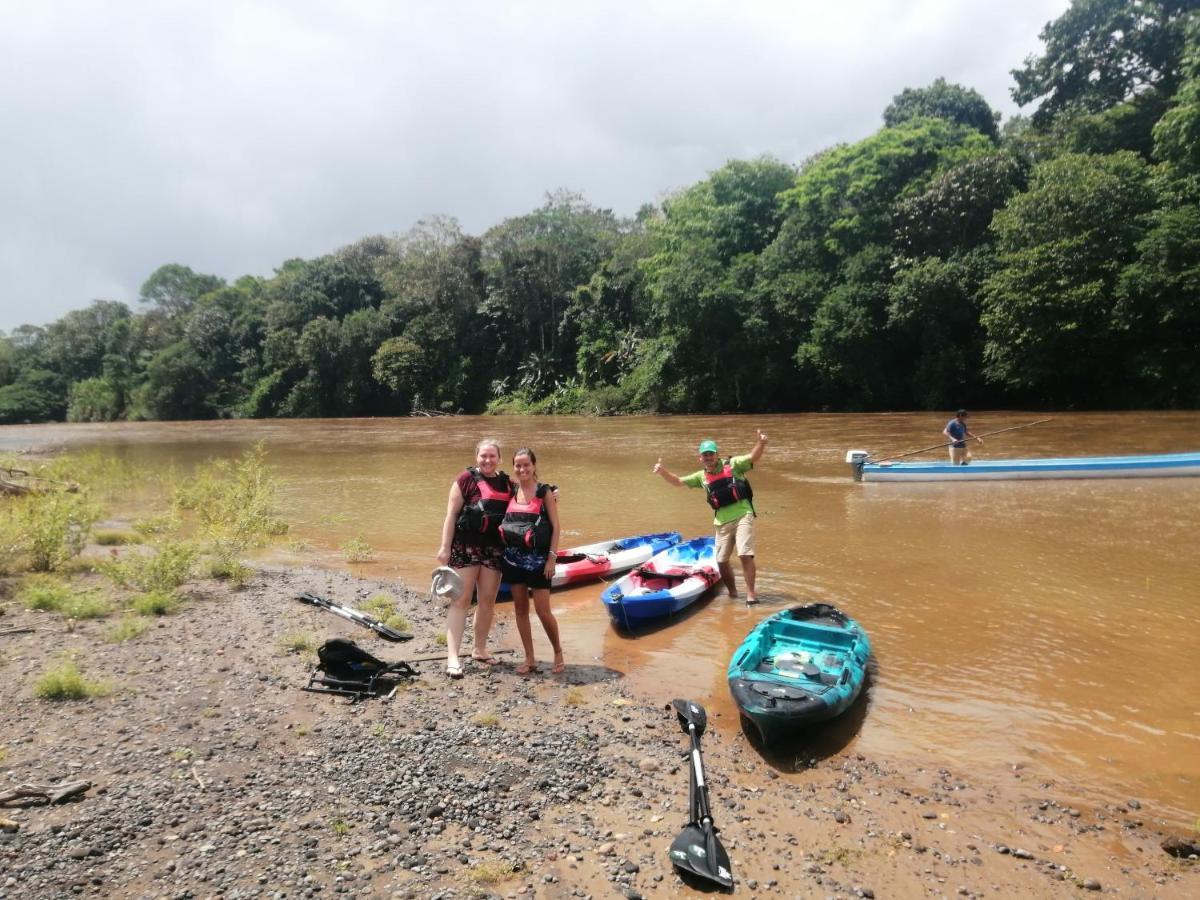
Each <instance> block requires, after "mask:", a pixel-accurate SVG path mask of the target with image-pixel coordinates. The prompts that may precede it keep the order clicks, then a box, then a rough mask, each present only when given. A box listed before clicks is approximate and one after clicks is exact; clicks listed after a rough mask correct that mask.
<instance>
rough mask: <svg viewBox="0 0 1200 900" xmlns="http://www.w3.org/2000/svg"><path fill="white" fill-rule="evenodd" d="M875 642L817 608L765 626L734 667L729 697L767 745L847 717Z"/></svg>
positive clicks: (780, 616)
mask: <svg viewBox="0 0 1200 900" xmlns="http://www.w3.org/2000/svg"><path fill="white" fill-rule="evenodd" d="M870 656H871V642H870V640H868V639H867V634H866V632H865V631H863V629H862V626H861V625H859V624H858V623H857V622H855V621H854V620H853V619H852V618H850V617H849V616H848V615H846V614H845V613H844V612H842V611H841V610H839V609H838V608H837V607H835V606H830V605H829V604H828V603H813V604H809V605H807V606H797V607H794V608H792V609H786V610H784V611H783V612H779V613H776V614H775V615H773V616H771V617H769V618H767V619H764V620H763V621H761V622H759V623H758V625H757V626H756V627H755V628H754V630H753V631H751V632H750V633H749V634H748V635H746V639H745V640H744V641H742V643H741V646H739V647H738V648H737V650H736V651H735V652H734V654H733V658H732V659H731V660H730V662H729V671H728V672H727V673H726V674H727V675H728V678H729V690H730V692H731V693H732V694H733V700H734V702H735V703H736V704H737V706H738V709H739V710H740V711H741V714H742V717H743V719H744V720H746V721H748V722H749V723H750V726H752V729H753V731H754V732H757V734H758V736H759V738H760V739H761V740H762V742H763V743H764V744H768V743H771V742H772V741H775V740H778V739H780V738H786V737H789V736H794V735H796V734H798V733H801V732H803V730H804V729H805V728H806V727H808V726H810V725H815V724H817V723H819V722H824V721H826V720H827V719H832V718H833V717H835V716H838V715H841V714H842V713H843V712H845V711H846V710H847V709H849V707H850V704H852V703H853V702H854V700H855V698H857V697H858V694H859V692H860V691H861V690H862V686H863V682H864V681H865V680H866V676H867V660H868V659H869V658H870Z"/></svg>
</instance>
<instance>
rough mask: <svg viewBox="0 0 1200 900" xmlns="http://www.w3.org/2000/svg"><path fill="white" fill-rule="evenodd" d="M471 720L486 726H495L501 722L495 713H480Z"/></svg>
mask: <svg viewBox="0 0 1200 900" xmlns="http://www.w3.org/2000/svg"><path fill="white" fill-rule="evenodd" d="M471 721H472V722H473V723H474V724H476V725H480V726H482V727H484V728H495V727H496V726H497V725H499V724H500V717H499V716H498V715H496V714H495V713H479V714H478V715H476V716H475V717H474V718H473V719H471Z"/></svg>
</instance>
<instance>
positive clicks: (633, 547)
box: [550, 531, 682, 587]
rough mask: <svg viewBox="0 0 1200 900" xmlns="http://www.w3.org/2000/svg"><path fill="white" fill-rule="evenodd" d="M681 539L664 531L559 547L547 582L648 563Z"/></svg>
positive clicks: (597, 575) (612, 572) (616, 571)
mask: <svg viewBox="0 0 1200 900" xmlns="http://www.w3.org/2000/svg"><path fill="white" fill-rule="evenodd" d="M680 540H682V536H681V535H680V534H679V532H678V531H665V532H662V533H659V534H637V535H633V536H632V537H626V538H620V539H619V540H615V541H600V542H598V543H595V544H584V545H583V546H581V547H571V548H569V549H567V550H560V551H559V553H558V561H557V565H556V566H555V568H554V578H553V579H552V580H551V582H550V585H551V587H561V586H562V585H564V584H577V583H579V582H581V581H593V580H595V579H597V578H605V577H607V576H609V575H619V574H621V573H622V572H628V571H629V570H630V569H632V568H634V567H635V566H640V565H641V564H642V563H644V562H649V561H650V559H651V557H653V556H655V555H656V554H658V553H661V552H662V551H663V550H666V549H667V548H668V547H674V546H675V545H676V544H678V543H679V542H680Z"/></svg>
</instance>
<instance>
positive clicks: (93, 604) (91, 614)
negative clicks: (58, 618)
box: [58, 593, 112, 619]
mask: <svg viewBox="0 0 1200 900" xmlns="http://www.w3.org/2000/svg"><path fill="white" fill-rule="evenodd" d="M58 611H59V612H61V613H62V614H63V615H64V616H65V617H66V618H68V619H103V618H104V617H105V616H107V615H109V614H110V613H111V612H112V604H111V603H110V602H109V601H108V600H106V599H105V598H104V597H97V596H95V595H94V594H90V593H87V594H75V595H74V596H73V597H71V598H70V599H69V600H67V602H66V603H64V604H63V605H62V606H61V607H59V610H58Z"/></svg>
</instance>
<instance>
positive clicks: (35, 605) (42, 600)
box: [17, 575, 71, 612]
mask: <svg viewBox="0 0 1200 900" xmlns="http://www.w3.org/2000/svg"><path fill="white" fill-rule="evenodd" d="M70 599H71V588H70V586H69V585H68V584H67V583H66V582H65V581H62V580H61V579H59V578H55V577H54V576H52V575H30V576H29V577H28V578H26V579H25V580H24V581H22V582H21V586H20V587H19V588H17V600H19V601H20V602H21V603H23V604H24V605H25V608H26V609H37V610H45V611H50V612H58V611H59V610H60V609H61V608H62V606H63V604H64V603H66V602H67V601H68V600H70Z"/></svg>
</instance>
